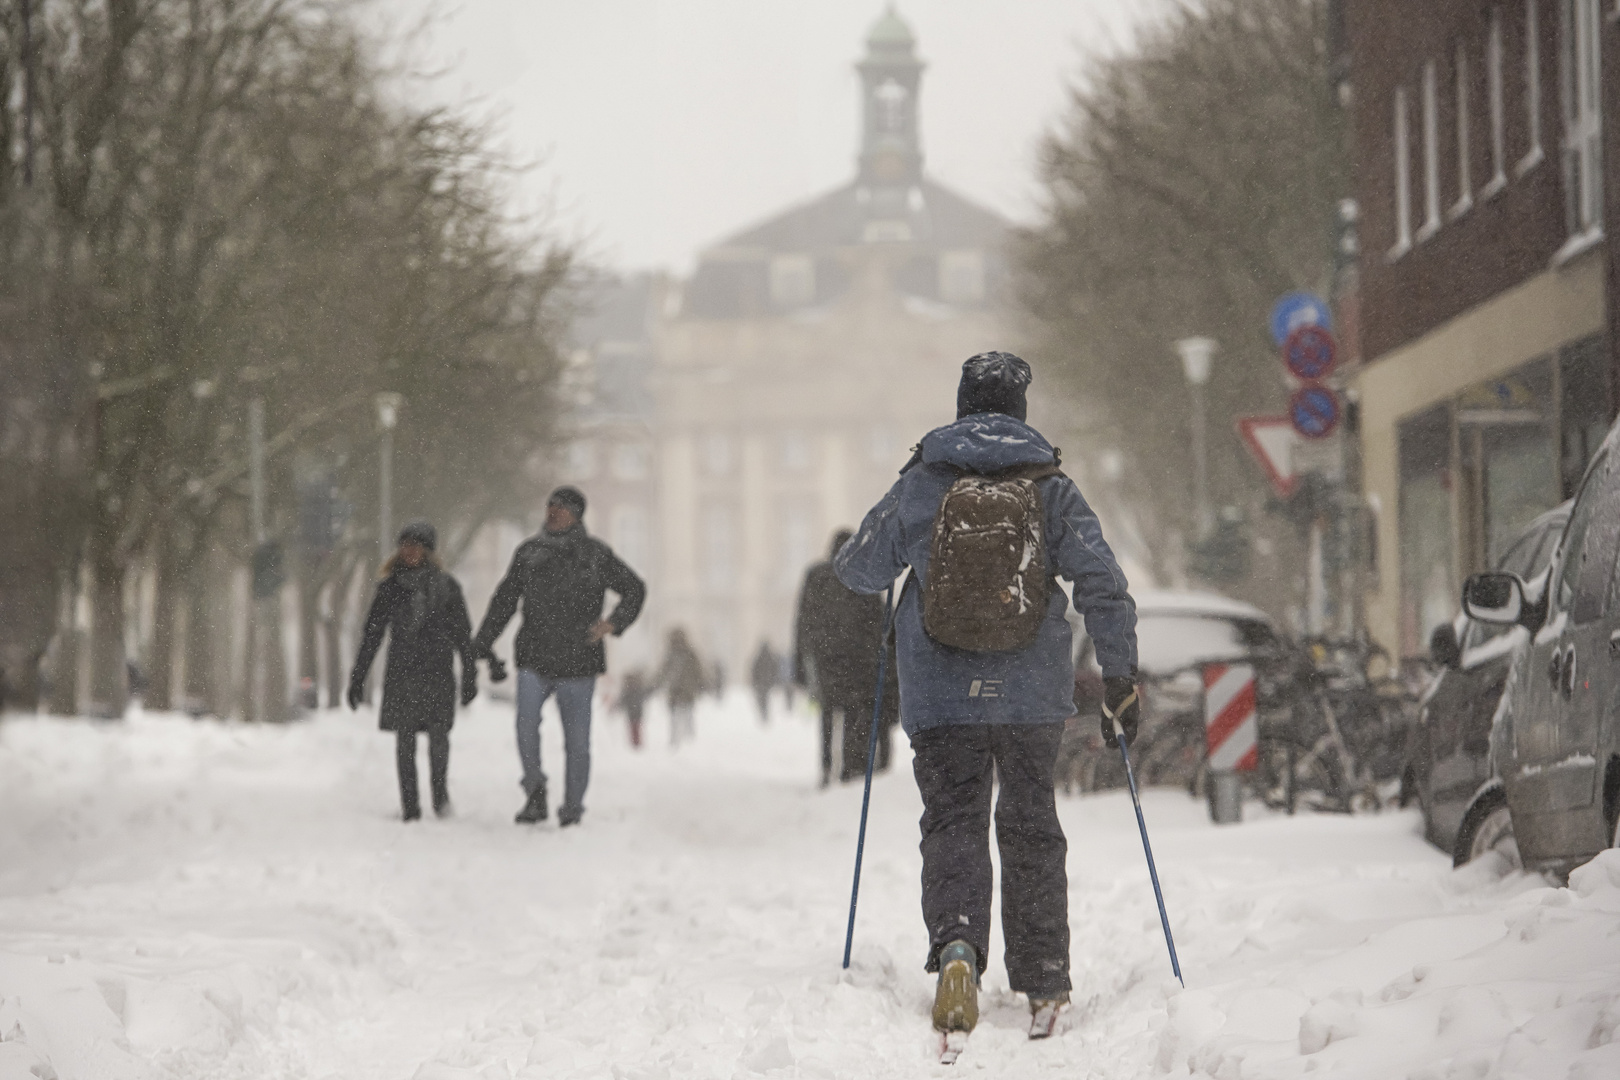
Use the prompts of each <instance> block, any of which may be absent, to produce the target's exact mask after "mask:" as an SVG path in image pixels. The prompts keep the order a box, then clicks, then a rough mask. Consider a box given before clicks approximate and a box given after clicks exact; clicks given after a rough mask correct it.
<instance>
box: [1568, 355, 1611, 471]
mask: <svg viewBox="0 0 1620 1080" xmlns="http://www.w3.org/2000/svg"><path fill="white" fill-rule="evenodd" d="M1558 376H1559V378H1558V381H1559V385H1560V393H1559V397H1560V402H1561V404H1560V411H1559V425H1558V426H1559V432H1560V439H1559V442H1560V449H1559V469H1558V471H1559V495H1560V498H1563V499H1568V498H1572V497H1573V496H1574V494H1575V489H1576V488H1577V487H1579V486H1580V483H1581V475H1582V474H1583V473H1585V472H1586V463H1587V462H1588V461H1591V460H1592V455H1593V454H1595V453H1597V449H1598V447H1599V446H1601V445H1602V444H1603V437H1604V436H1605V435H1607V434H1608V431H1609V397H1610V393H1611V390H1610V388H1609V359H1608V354H1607V353H1606V352H1605V350H1604V348H1603V338H1602V336H1601V335H1594V336H1593V337H1589V338H1583V339H1582V340H1580V341H1577V342H1575V343H1573V344H1571V345H1566V346H1565V347H1564V348H1563V349H1562V350H1561V351H1560V353H1559V357H1558Z"/></svg>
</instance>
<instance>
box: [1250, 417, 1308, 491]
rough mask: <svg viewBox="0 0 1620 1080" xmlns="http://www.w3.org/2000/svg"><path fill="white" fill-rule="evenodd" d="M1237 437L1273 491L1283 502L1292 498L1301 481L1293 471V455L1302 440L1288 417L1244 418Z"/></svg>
mask: <svg viewBox="0 0 1620 1080" xmlns="http://www.w3.org/2000/svg"><path fill="white" fill-rule="evenodd" d="M1237 428H1238V437H1239V438H1240V439H1242V440H1243V445H1244V446H1246V447H1248V448H1249V453H1251V454H1253V455H1254V460H1255V461H1257V462H1259V463H1260V468H1261V470H1262V471H1263V472H1264V473H1265V474H1266V479H1267V480H1269V481H1270V482H1271V489H1272V490H1273V491H1275V492H1276V493H1277V497H1278V498H1281V499H1288V498H1292V497H1293V494H1294V488H1295V487H1296V486H1297V485H1298V483H1299V477H1298V475H1297V474H1296V472H1295V468H1294V451H1295V450H1296V449H1297V448H1298V446H1299V436H1298V435H1297V434H1296V433H1295V432H1294V424H1293V421H1291V420H1290V419H1289V418H1288V417H1286V416H1244V417H1241V418H1239V420H1238V422H1237Z"/></svg>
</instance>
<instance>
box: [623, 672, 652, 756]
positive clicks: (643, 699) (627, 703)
mask: <svg viewBox="0 0 1620 1080" xmlns="http://www.w3.org/2000/svg"><path fill="white" fill-rule="evenodd" d="M650 697H652V688H651V687H650V686H648V685H647V676H646V675H645V674H643V673H642V670H641V669H640V668H636V669H635V670H634V671H628V672H626V673H625V676H624V678H623V679H621V680H620V681H619V708H621V709H623V710H624V718H625V720H627V721H628V722H629V724H630V745H631V746H634V747H636V748H637V749H640V747H641V717H642V714H643V713H644V712H645V711H646V709H647V699H648V698H650Z"/></svg>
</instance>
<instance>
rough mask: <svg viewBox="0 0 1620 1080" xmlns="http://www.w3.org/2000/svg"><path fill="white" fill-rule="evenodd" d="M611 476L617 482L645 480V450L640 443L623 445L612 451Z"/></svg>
mask: <svg viewBox="0 0 1620 1080" xmlns="http://www.w3.org/2000/svg"><path fill="white" fill-rule="evenodd" d="M613 476H614V478H615V479H618V480H645V479H646V478H647V448H646V446H644V445H642V444H641V443H625V444H623V445H622V446H619V447H618V448H616V449H615V450H614V451H613Z"/></svg>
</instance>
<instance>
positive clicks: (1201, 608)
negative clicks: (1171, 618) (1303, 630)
mask: <svg viewBox="0 0 1620 1080" xmlns="http://www.w3.org/2000/svg"><path fill="white" fill-rule="evenodd" d="M1131 596H1132V598H1134V599H1135V600H1136V613H1137V614H1138V615H1205V616H1209V617H1213V618H1222V619H1254V620H1257V621H1259V622H1263V623H1266V624H1267V625H1268V626H1269V625H1270V624H1271V616H1269V615H1267V614H1266V613H1265V612H1263V611H1261V610H1260V609H1259V608H1257V607H1255V606H1254V605H1253V604H1245V603H1243V602H1242V601H1241V600H1233V599H1232V598H1231V597H1229V596H1222V595H1220V594H1219V593H1212V592H1195V591H1193V590H1190V589H1188V590H1182V589H1144V590H1142V591H1141V592H1137V591H1135V590H1132V592H1131Z"/></svg>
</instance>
